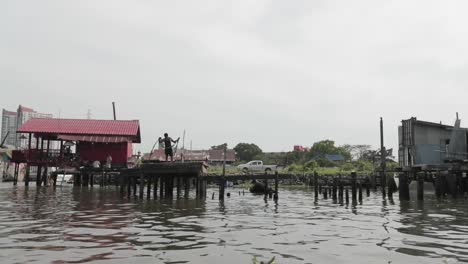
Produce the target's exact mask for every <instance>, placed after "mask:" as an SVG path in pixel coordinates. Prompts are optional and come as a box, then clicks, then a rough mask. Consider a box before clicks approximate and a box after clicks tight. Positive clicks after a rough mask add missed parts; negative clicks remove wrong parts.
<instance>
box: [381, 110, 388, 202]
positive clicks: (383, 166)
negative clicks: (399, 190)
mask: <svg viewBox="0 0 468 264" xmlns="http://www.w3.org/2000/svg"><path fill="white" fill-rule="evenodd" d="M386 160H387V151H386V150H385V146H384V131H383V119H382V117H381V118H380V185H381V186H382V195H383V196H384V197H385V186H386V185H387V178H386V176H385V171H386Z"/></svg>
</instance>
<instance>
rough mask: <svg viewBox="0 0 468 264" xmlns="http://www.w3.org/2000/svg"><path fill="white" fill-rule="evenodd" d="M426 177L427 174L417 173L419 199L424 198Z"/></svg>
mask: <svg viewBox="0 0 468 264" xmlns="http://www.w3.org/2000/svg"><path fill="white" fill-rule="evenodd" d="M424 178H425V175H424V174H422V173H418V174H417V180H418V187H417V197H418V201H423V200H424Z"/></svg>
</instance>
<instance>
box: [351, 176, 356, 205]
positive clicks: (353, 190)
mask: <svg viewBox="0 0 468 264" xmlns="http://www.w3.org/2000/svg"><path fill="white" fill-rule="evenodd" d="M356 177H357V175H356V172H351V199H352V200H353V202H355V201H356V180H357V179H356Z"/></svg>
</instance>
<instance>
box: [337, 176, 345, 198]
mask: <svg viewBox="0 0 468 264" xmlns="http://www.w3.org/2000/svg"><path fill="white" fill-rule="evenodd" d="M338 184H339V193H338V197H339V198H340V200H342V199H343V197H344V186H343V181H342V180H341V178H340V181H339V182H338Z"/></svg>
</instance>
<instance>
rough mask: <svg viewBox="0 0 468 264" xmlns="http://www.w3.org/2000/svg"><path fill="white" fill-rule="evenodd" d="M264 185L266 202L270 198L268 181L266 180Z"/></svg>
mask: <svg viewBox="0 0 468 264" xmlns="http://www.w3.org/2000/svg"><path fill="white" fill-rule="evenodd" d="M265 175H266V173H265ZM263 183H264V184H265V200H266V199H267V197H268V180H267V179H265V180H264V181H263Z"/></svg>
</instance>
